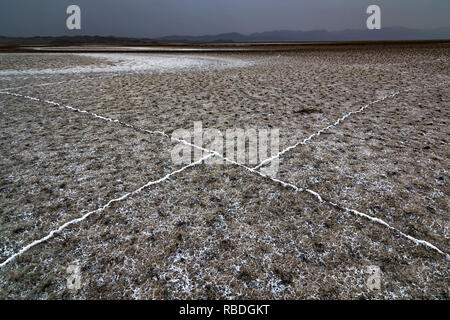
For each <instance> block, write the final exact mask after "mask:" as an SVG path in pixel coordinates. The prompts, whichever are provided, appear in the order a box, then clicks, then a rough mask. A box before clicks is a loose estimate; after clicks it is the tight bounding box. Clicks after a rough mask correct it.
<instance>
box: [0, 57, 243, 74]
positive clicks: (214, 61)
mask: <svg viewBox="0 0 450 320" xmlns="http://www.w3.org/2000/svg"><path fill="white" fill-rule="evenodd" d="M75 55H77V56H82V57H89V58H94V59H99V61H101V63H100V64H98V65H96V66H82V67H70V68H57V69H54V68H52V69H32V70H1V71H0V76H21V75H40V74H71V73H90V72H94V73H99V72H143V71H149V72H165V71H176V70H188V69H210V68H232V67H244V66H248V65H250V64H252V62H249V61H244V60H240V59H235V58H219V57H204V56H192V55H177V56H171V55H145V54H129V53H79V54H75ZM105 60H106V61H105ZM105 62H108V63H109V65H108V64H106V63H105Z"/></svg>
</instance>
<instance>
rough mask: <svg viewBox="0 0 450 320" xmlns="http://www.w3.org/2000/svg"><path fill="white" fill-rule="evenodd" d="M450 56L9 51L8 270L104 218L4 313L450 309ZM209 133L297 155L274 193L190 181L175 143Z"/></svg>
mask: <svg viewBox="0 0 450 320" xmlns="http://www.w3.org/2000/svg"><path fill="white" fill-rule="evenodd" d="M449 58H450V50H449V47H448V44H445V43H444V44H439V43H438V44H429V45H413V44H392V45H384V46H370V45H365V46H357V45H353V46H343V47H339V46H337V47H333V46H329V47H313V46H310V45H308V46H307V47H305V48H302V49H295V50H290V51H286V52H270V51H267V52H260V53H251V52H240V53H233V52H222V53H218V52H215V53H207V52H206V53H202V54H198V53H195V54H194V53H191V54H189V53H186V52H182V53H173V54H160V53H152V54H147V53H123V52H120V53H104V52H102V53H77V52H70V53H7V54H5V53H2V54H0V85H1V87H0V111H1V112H2V119H1V130H0V135H1V138H2V140H1V143H0V150H1V158H0V167H1V173H0V181H1V182H2V183H1V189H0V190H1V199H2V201H1V204H0V208H1V216H0V218H1V220H0V221H1V226H0V228H1V230H2V232H1V236H0V245H1V248H2V249H1V250H2V251H1V252H0V263H4V262H5V261H7V260H6V259H8V257H11V256H12V255H14V254H16V253H18V252H19V253H20V249H21V248H23V247H24V246H26V245H27V244H29V243H31V242H32V241H35V240H39V239H41V238H42V237H44V236H45V235H46V234H49V233H50V232H52V231H54V230H57V228H58V227H59V226H61V225H62V224H63V223H65V222H68V221H73V220H74V219H77V218H80V217H82V216H83V215H84V214H86V213H88V212H92V211H93V210H96V209H98V208H101V210H99V211H95V212H93V213H92V214H91V215H89V216H87V217H85V218H83V219H82V220H80V221H77V222H76V223H73V224H70V225H68V226H67V227H65V228H64V229H63V230H61V232H58V233H55V234H53V235H52V237H51V238H49V239H48V240H46V241H43V242H42V243H38V244H36V245H35V246H32V247H30V248H29V249H28V250H26V251H24V252H23V253H20V254H19V255H18V256H17V257H15V258H14V259H12V260H11V261H8V263H7V264H5V265H4V266H2V267H1V269H0V282H1V283H2V286H1V287H0V297H2V298H63V299H74V298H76V299H85V298H89V299H96V298H100V299H101V298H117V299H124V298H125V299H133V298H135V299H136V298H141V299H174V298H175V299H178V298H188V299H203V298H214V299H217V298H223V299H237V298H241V299H242V298H255V299H284V298H291V299H301V298H302V299H304V298H310V299H335V298H348V299H361V298H364V299H379V298H401V299H405V298H435V299H448V286H449V282H448V279H449V277H448V275H449V270H448V262H449V253H450V252H449V246H448V243H449V234H450V233H449V227H450V224H449V215H448V213H449V210H448V209H449V200H448V199H449V196H450V191H449V188H448V187H447V185H448V180H449V178H450V177H449V173H448V167H449V160H448V159H449V148H448V139H449V134H450V132H449V131H448V118H449V115H450V108H449V106H450V104H449V102H450V98H449V97H450V92H449V86H448V80H450V68H449V63H450V59H449ZM2 89H3V90H2ZM363 106H367V108H363V109H361V107H363ZM360 109H361V111H360V112H356V111H358V110H360ZM80 111H81V112H80ZM338 119H343V120H342V121H337V120H338ZM194 121H201V122H202V124H203V126H204V127H209V128H216V129H218V130H223V131H224V130H226V129H228V128H278V129H280V151H281V150H284V149H288V151H287V152H285V153H283V154H282V155H280V157H279V160H280V168H279V171H278V172H277V174H276V175H275V176H273V177H265V176H264V175H261V174H259V173H258V171H257V170H255V169H251V168H250V167H252V166H250V165H249V164H248V163H242V164H241V165H236V164H232V163H228V164H226V165H221V166H217V165H212V164H205V163H197V164H193V165H192V166H189V167H182V166H180V165H175V164H173V163H172V162H171V159H170V151H171V150H172V148H173V146H174V143H173V141H171V139H170V136H171V133H172V132H173V131H174V130H177V129H180V128H185V129H192V127H193V123H194ZM318 133H320V135H319V134H318ZM302 141H304V143H299V142H302ZM293 146H295V147H293ZM290 147H292V148H290ZM153 182H154V183H153ZM141 187H143V188H141ZM136 190H137V191H138V192H134V191H136ZM111 200H113V202H110V201H111ZM116 200H117V201H116ZM108 203H110V204H109V205H107V206H105V205H106V204H108ZM356 212H360V213H363V214H364V215H358V214H356ZM380 221H381V222H382V223H380ZM69 265H78V266H80V268H81V279H82V286H81V288H80V289H79V290H71V289H68V288H67V283H66V280H67V276H68V275H67V272H66V269H67V267H68V266H69ZM369 266H377V267H379V268H380V270H381V272H382V278H381V288H380V289H379V290H370V289H369V288H368V286H367V280H368V277H369V275H368V274H367V272H366V270H367V267H369Z"/></svg>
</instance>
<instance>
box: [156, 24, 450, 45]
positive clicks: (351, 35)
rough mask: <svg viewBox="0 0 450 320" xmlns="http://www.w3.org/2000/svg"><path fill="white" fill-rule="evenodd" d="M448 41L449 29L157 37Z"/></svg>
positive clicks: (256, 40) (181, 38)
mask: <svg viewBox="0 0 450 320" xmlns="http://www.w3.org/2000/svg"><path fill="white" fill-rule="evenodd" d="M427 39H450V27H448V28H438V29H424V30H420V29H408V28H403V27H391V28H382V29H380V30H368V29H366V30H342V31H327V30H314V31H291V30H276V31H268V32H261V33H252V34H249V35H243V34H240V33H223V34H217V35H204V36H184V35H181V36H180V35H173V36H167V37H161V38H158V39H156V40H158V41H190V42H214V41H234V42H269V41H369V40H427Z"/></svg>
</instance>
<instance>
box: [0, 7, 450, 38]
mask: <svg viewBox="0 0 450 320" xmlns="http://www.w3.org/2000/svg"><path fill="white" fill-rule="evenodd" d="M70 4H77V5H79V6H80V8H81V15H82V20H81V27H82V29H81V31H78V30H67V28H66V19H67V14H66V8H67V7H68V6H69V5H70ZM370 4H377V5H379V6H380V7H381V13H382V27H389V26H401V27H410V28H436V27H449V26H450V1H449V0H69V1H66V0H37V1H35V0H1V1H0V35H6V36H34V35H77V34H87V35H94V34H96V35H97V34H98V35H114V36H131V37H150V38H151V37H159V36H165V35H173V34H181V35H204V34H217V33H225V32H240V33H245V34H247V33H252V32H262V31H271V30H280V29H288V30H317V29H327V30H343V29H363V28H365V22H366V18H367V15H366V8H367V7H368V6H369V5H370Z"/></svg>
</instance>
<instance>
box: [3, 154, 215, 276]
mask: <svg viewBox="0 0 450 320" xmlns="http://www.w3.org/2000/svg"><path fill="white" fill-rule="evenodd" d="M212 156H213V155H212V154H208V155H207V156H205V157H203V158H201V159H200V160H198V161H196V162H193V163H191V164H189V165H187V166H184V167H183V168H181V169H178V170H176V171H173V172H171V173H169V174H167V175H165V176H164V177H162V178H160V179H158V180H154V181H149V182H147V183H146V184H144V185H143V186H141V187H140V188H138V189H136V190H134V191H132V192H128V193H125V194H124V195H123V196H121V197H119V198H116V199H112V200H110V201H109V202H108V203H107V204H105V205H103V206H101V207H100V208H98V209H96V210H94V211H90V212H88V213H86V214H85V215H83V216H82V217H80V218H77V219H73V220H70V221H68V222H66V223H64V224H63V225H61V226H60V227H59V228H58V229H55V230H53V231H51V232H50V233H49V234H48V235H47V236H45V237H43V238H41V239H39V240H35V241H33V242H32V243H30V244H29V245H27V246H25V247H23V248H22V249H21V250H20V251H18V252H17V253H15V254H13V255H12V256H10V257H9V258H8V259H6V260H5V261H3V262H2V263H0V268H3V267H4V266H5V265H7V264H8V263H9V262H11V261H12V260H14V259H15V258H17V257H18V256H20V255H22V254H24V253H25V252H27V251H28V250H30V249H31V248H33V247H35V246H37V245H39V244H41V243H43V242H45V241H47V240H49V239H50V238H52V237H53V236H54V235H55V234H58V233H60V232H61V231H63V230H64V229H65V228H67V227H69V226H71V225H73V224H76V223H79V222H81V221H83V220H86V219H87V218H88V217H89V216H91V215H93V214H95V213H100V212H102V211H104V210H105V209H107V208H108V207H109V206H110V205H111V204H113V203H115V202H120V201H123V200H125V199H127V198H129V197H131V196H133V195H135V194H137V193H139V192H141V191H142V190H144V189H146V188H148V187H149V186H152V185H155V184H158V183H161V182H164V181H166V180H167V179H169V178H170V177H171V176H173V175H175V174H177V173H180V172H182V171H184V170H186V169H188V168H190V167H193V166H195V165H197V164H200V163H202V162H203V161H204V160H206V159H208V158H210V157H212Z"/></svg>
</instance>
